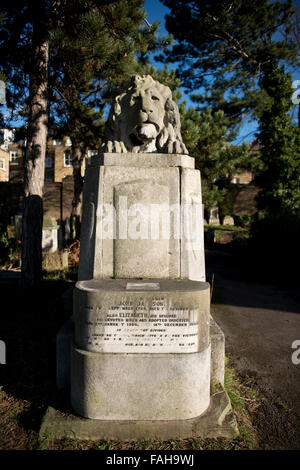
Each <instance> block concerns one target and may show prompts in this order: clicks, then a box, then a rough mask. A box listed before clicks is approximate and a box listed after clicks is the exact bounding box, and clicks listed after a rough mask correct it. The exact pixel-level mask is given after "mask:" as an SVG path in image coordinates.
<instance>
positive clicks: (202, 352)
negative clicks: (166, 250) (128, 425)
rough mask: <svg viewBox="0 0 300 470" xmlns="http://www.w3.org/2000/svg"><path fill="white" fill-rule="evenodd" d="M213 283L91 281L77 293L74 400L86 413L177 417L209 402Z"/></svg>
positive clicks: (89, 415) (188, 415) (107, 416)
mask: <svg viewBox="0 0 300 470" xmlns="http://www.w3.org/2000/svg"><path fill="white" fill-rule="evenodd" d="M209 302H210V295H209V285H208V284H207V283H202V282H196V281H189V280H161V279H154V280H153V279H151V281H138V280H135V281H134V282H133V281H132V280H131V279H123V280H103V281H97V280H91V281H81V282H78V283H77V285H76V289H75V296H74V303H75V312H74V320H75V336H74V338H75V344H74V345H73V348H72V356H71V399H72V405H73V408H74V409H75V411H77V413H78V414H79V415H81V416H84V417H87V418H93V419H103V420H114V419H117V420H122V419H123V420H128V419H133V420H157V419H166V420H175V419H190V418H193V417H196V416H199V415H201V414H202V413H204V412H205V411H206V409H207V408H208V406H209V399H210V357H211V349H210V335H209V323H210V315H209Z"/></svg>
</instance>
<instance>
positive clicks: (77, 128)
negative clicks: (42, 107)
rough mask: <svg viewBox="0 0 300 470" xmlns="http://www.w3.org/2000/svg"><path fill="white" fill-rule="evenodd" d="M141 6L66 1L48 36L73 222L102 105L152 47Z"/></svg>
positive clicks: (120, 0)
mask: <svg viewBox="0 0 300 470" xmlns="http://www.w3.org/2000/svg"><path fill="white" fill-rule="evenodd" d="M142 6H143V0H134V1H132V0H131V1H124V0H117V1H116V0H115V1H110V2H105V3H98V4H94V2H92V1H83V0H80V1H78V0H76V1H74V0H70V1H68V2H67V3H66V5H65V11H63V12H62V17H63V22H62V26H59V25H58V27H57V28H56V29H55V30H53V31H52V32H51V58H50V65H51V70H52V78H51V82H52V83H53V98H52V109H53V114H54V117H56V118H57V120H58V121H59V124H60V127H61V132H64V133H65V135H69V136H70V138H71V141H72V156H73V177H74V199H73V209H72V218H73V219H74V218H75V219H77V220H79V219H80V215H81V197H82V187H83V178H82V168H81V167H82V163H83V159H84V153H85V150H86V147H87V146H91V145H93V144H94V145H97V147H98V148H99V146H100V143H101V138H102V137H103V123H102V116H103V109H104V106H105V105H106V102H107V100H106V99H107V98H108V97H109V96H110V95H111V93H112V90H113V89H114V88H115V87H117V86H120V85H121V84H122V83H124V82H126V81H128V79H129V78H130V76H131V75H132V74H133V73H135V72H137V71H138V70H139V65H138V63H137V55H138V54H142V55H145V54H146V53H147V50H148V49H149V48H150V47H151V46H152V45H154V42H155V30H156V28H157V26H156V25H153V26H152V27H151V29H149V27H148V26H147V25H145V24H144V22H143V20H144V18H145V11H144V10H143V8H142ZM61 118H62V119H61Z"/></svg>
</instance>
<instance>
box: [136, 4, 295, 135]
mask: <svg viewBox="0 0 300 470" xmlns="http://www.w3.org/2000/svg"><path fill="white" fill-rule="evenodd" d="M293 3H294V4H300V0H294V2H293ZM144 8H145V10H146V13H147V21H149V23H150V24H152V23H153V22H154V20H157V21H158V22H159V23H160V29H159V33H160V34H167V31H166V29H165V15H166V14H167V13H168V12H169V8H167V7H165V6H164V5H163V4H162V3H161V2H160V1H159V0H145V3H144ZM150 60H151V61H152V64H153V65H155V66H156V67H162V66H163V65H162V64H159V63H158V62H155V61H154V60H153V58H150ZM169 68H170V69H172V68H175V64H170V67H169ZM297 75H298V76H297ZM293 79H294V80H297V79H298V80H300V73H297V72H296V73H293ZM181 91H182V93H183V99H184V100H185V101H187V107H190V106H193V103H192V102H191V100H190V99H189V96H188V94H186V93H184V90H181ZM194 91H196V90H194ZM256 131H257V122H256V121H254V120H251V121H246V122H245V123H244V125H243V126H242V127H241V130H240V132H239V135H238V136H237V138H236V139H235V141H234V142H233V143H234V144H241V143H242V142H251V141H253V140H254V139H255V132H256Z"/></svg>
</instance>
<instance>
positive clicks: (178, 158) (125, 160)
mask: <svg viewBox="0 0 300 470" xmlns="http://www.w3.org/2000/svg"><path fill="white" fill-rule="evenodd" d="M99 164H101V165H105V166H122V167H123V166H126V167H127V166H129V167H137V168H142V167H145V168H151V167H155V168H156V167H160V168H161V167H174V166H175V167H182V168H190V169H194V168H195V159H194V158H193V157H189V156H188V155H184V154H176V153H173V154H165V153H154V154H152V153H138V154H137V153H125V154H121V155H120V154H119V153H100V154H99V155H95V156H92V158H91V166H99Z"/></svg>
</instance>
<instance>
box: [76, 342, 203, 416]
mask: <svg viewBox="0 0 300 470" xmlns="http://www.w3.org/2000/svg"><path fill="white" fill-rule="evenodd" d="M210 355H211V351H210V346H209V347H208V348H206V349H205V350H203V351H201V352H198V353H192V354H144V353H140V354H113V353H112V354H111V353H105V354H103V353H94V352H88V351H83V350H82V349H78V348H76V347H75V346H74V347H73V349H72V359H71V402H72V406H73V408H74V410H75V411H76V412H77V413H78V414H79V415H80V416H84V417H86V418H92V419H105V420H115V419H120V420H130V419H131V420H153V419H154V420H155V419H164V420H176V419H189V418H193V417H196V416H199V415H201V414H202V413H204V411H206V409H207V408H208V406H209V398H210V396H209V395H210Z"/></svg>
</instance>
